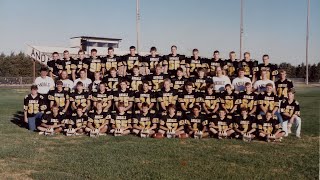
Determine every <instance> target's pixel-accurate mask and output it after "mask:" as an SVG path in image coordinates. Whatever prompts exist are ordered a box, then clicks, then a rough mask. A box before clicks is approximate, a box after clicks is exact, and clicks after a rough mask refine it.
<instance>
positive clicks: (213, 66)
mask: <svg viewBox="0 0 320 180" xmlns="http://www.w3.org/2000/svg"><path fill="white" fill-rule="evenodd" d="M208 66H209V72H210V75H211V76H215V75H216V74H217V72H216V71H217V67H220V68H221V70H222V69H224V68H225V67H226V62H225V61H223V60H222V59H221V58H220V52H219V51H217V50H216V51H214V52H213V58H212V59H210V60H208Z"/></svg>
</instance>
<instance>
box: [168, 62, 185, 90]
mask: <svg viewBox="0 0 320 180" xmlns="http://www.w3.org/2000/svg"><path fill="white" fill-rule="evenodd" d="M187 81H188V79H187V78H185V77H184V76H183V69H182V68H181V67H179V68H177V75H176V76H175V77H173V78H172V84H173V89H175V90H177V91H178V92H182V91H183V88H184V84H185V83H186V82H187Z"/></svg>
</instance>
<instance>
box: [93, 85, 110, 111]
mask: <svg viewBox="0 0 320 180" xmlns="http://www.w3.org/2000/svg"><path fill="white" fill-rule="evenodd" d="M98 89H99V90H98V91H97V92H93V93H92V102H93V103H92V104H93V107H97V102H98V101H101V102H102V108H103V111H109V109H110V107H111V105H112V99H113V95H112V94H111V92H109V91H107V89H106V84H104V83H101V84H99V88H98Z"/></svg>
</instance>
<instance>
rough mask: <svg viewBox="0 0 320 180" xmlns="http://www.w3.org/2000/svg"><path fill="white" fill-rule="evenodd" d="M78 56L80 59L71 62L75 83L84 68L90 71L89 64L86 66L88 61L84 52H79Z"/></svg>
mask: <svg viewBox="0 0 320 180" xmlns="http://www.w3.org/2000/svg"><path fill="white" fill-rule="evenodd" d="M78 56H79V57H78V59H74V60H73V61H71V71H72V80H73V81H74V80H76V79H77V78H79V77H80V74H79V73H80V70H81V69H82V68H85V69H88V66H87V64H85V62H86V61H87V59H86V58H85V55H84V51H83V50H79V51H78Z"/></svg>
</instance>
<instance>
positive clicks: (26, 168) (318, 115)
mask: <svg viewBox="0 0 320 180" xmlns="http://www.w3.org/2000/svg"><path fill="white" fill-rule="evenodd" d="M27 92H28V90H26V89H8V88H1V89H0V107H1V108H0V144H1V148H0V179H77V180H78V179H222V178H227V179H319V130H320V128H319V127H320V125H319V124H320V88H314V87H313V88H307V87H304V88H298V89H297V99H298V100H299V102H300V106H301V107H302V109H301V114H302V123H303V124H302V139H297V138H295V137H294V136H290V137H288V138H286V139H284V140H283V141H282V142H281V143H265V142H251V143H245V142H242V141H239V140H220V141H219V140H217V139H202V140H195V139H187V140H179V139H163V140H157V139H139V138H137V137H134V136H128V137H117V138H116V137H111V136H106V137H99V138H97V139H93V138H89V137H64V136H62V135H59V136H55V137H45V136H39V135H38V134H36V133H31V132H29V131H28V130H27V129H24V128H21V127H20V126H18V125H17V124H16V123H17V121H18V119H19V114H21V112H20V113H19V112H18V111H21V110H22V106H23V102H22V100H23V97H24V96H25V94H26V93H27Z"/></svg>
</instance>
